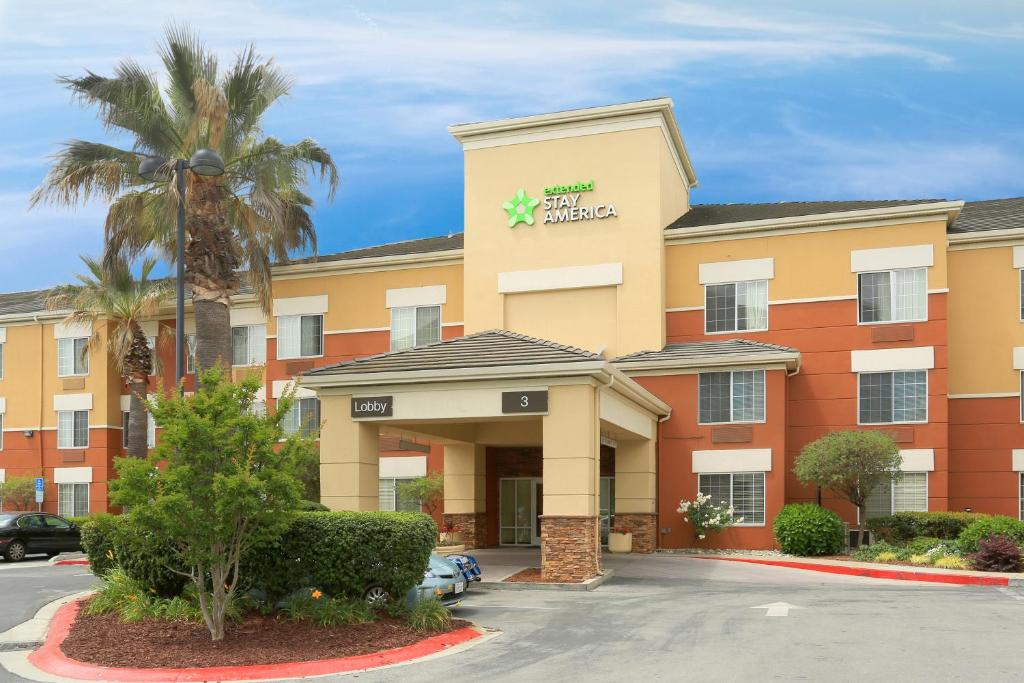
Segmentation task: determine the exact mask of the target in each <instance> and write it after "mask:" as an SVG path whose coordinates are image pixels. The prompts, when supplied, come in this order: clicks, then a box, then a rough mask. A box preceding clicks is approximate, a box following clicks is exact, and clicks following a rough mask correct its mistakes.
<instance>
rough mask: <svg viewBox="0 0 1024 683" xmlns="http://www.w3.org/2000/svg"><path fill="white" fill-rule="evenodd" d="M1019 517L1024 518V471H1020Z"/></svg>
mask: <svg viewBox="0 0 1024 683" xmlns="http://www.w3.org/2000/svg"><path fill="white" fill-rule="evenodd" d="M1019 490H1020V518H1021V519H1024V472H1021V473H1020V487H1019Z"/></svg>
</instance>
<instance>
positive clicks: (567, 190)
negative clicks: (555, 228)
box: [501, 180, 619, 228]
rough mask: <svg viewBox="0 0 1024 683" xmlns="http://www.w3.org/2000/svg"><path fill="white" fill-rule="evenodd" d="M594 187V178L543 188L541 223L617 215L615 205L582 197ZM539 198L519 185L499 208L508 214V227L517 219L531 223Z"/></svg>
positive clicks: (533, 221)
mask: <svg viewBox="0 0 1024 683" xmlns="http://www.w3.org/2000/svg"><path fill="white" fill-rule="evenodd" d="M593 190H594V181H593V180H591V181H589V182H586V183H573V184H571V185H551V186H549V187H545V188H544V202H543V208H544V220H543V222H544V223H576V222H579V221H590V220H602V219H605V218H614V217H617V216H618V215H619V213H618V211H617V210H616V209H615V205H614V204H612V203H608V204H591V203H587V201H586V200H585V199H584V193H585V192H592V191H593ZM540 204H541V200H539V199H535V198H533V197H531V196H529V195H528V194H527V193H526V190H524V189H523V188H519V189H518V190H516V193H515V195H514V196H513V197H512V199H510V200H508V201H507V202H504V203H502V205H501V208H503V209H504V210H505V212H506V213H507V214H508V227H510V228H514V227H516V225H518V224H519V223H526V224H527V225H533V224H534V223H535V222H536V219H535V218H534V216H533V214H534V211H535V210H536V209H537V207H538V206H539V205H540Z"/></svg>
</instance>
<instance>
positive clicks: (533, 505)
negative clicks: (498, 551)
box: [498, 477, 543, 545]
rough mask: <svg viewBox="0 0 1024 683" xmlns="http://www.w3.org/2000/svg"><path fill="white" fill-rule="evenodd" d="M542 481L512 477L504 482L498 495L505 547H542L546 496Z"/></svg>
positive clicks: (502, 538) (500, 541)
mask: <svg viewBox="0 0 1024 683" xmlns="http://www.w3.org/2000/svg"><path fill="white" fill-rule="evenodd" d="M542 486H543V485H542V484H541V481H540V479H534V478H531V477H510V478H508V479H502V480H501V482H500V488H499V491H498V506H499V507H500V509H501V514H500V516H499V525H500V529H499V531H498V533H499V535H498V542H499V543H500V544H501V545H540V522H539V520H538V516H539V515H540V514H541V510H540V505H541V502H540V501H541V500H542V496H543V489H542V488H541V487H542Z"/></svg>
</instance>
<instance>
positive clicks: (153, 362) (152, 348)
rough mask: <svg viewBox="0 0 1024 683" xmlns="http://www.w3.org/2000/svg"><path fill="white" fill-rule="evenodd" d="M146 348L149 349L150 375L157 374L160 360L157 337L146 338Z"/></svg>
mask: <svg viewBox="0 0 1024 683" xmlns="http://www.w3.org/2000/svg"><path fill="white" fill-rule="evenodd" d="M146 346H148V347H149V364H150V370H149V374H151V375H155V374H156V366H157V361H158V360H159V359H158V358H157V356H156V337H146Z"/></svg>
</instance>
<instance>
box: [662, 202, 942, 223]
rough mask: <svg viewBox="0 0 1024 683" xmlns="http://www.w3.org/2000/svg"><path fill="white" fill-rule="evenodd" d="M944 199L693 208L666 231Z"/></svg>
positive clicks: (718, 205) (706, 205)
mask: <svg viewBox="0 0 1024 683" xmlns="http://www.w3.org/2000/svg"><path fill="white" fill-rule="evenodd" d="M944 201H946V200H945V199H866V200H856V201H834V202H775V203H772V204H694V205H693V206H691V207H690V210H689V211H687V212H686V213H684V214H683V215H682V216H680V217H679V218H677V219H676V220H674V221H673V222H672V223H671V224H670V225H669V226H668V227H667V228H665V229H666V230H672V229H674V228H699V227H703V226H705V225H721V224H723V223H740V222H744V221H763V220H768V219H771V218H792V217H795V216H813V215H816V214H820V213H840V212H843V211H863V210H865V209H884V208H888V207H894V206H911V205H913V204H929V203H932V202H944Z"/></svg>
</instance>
